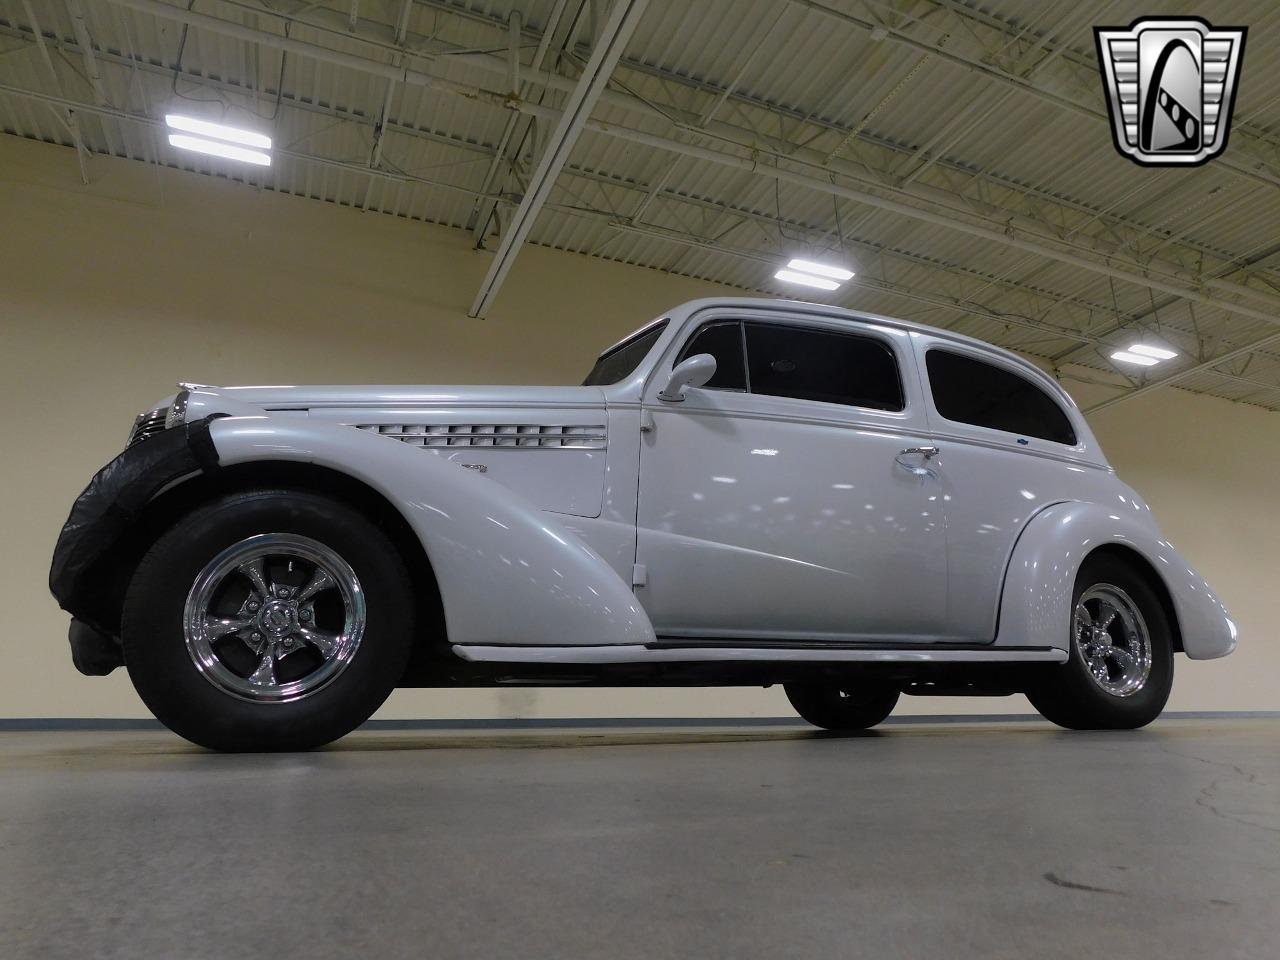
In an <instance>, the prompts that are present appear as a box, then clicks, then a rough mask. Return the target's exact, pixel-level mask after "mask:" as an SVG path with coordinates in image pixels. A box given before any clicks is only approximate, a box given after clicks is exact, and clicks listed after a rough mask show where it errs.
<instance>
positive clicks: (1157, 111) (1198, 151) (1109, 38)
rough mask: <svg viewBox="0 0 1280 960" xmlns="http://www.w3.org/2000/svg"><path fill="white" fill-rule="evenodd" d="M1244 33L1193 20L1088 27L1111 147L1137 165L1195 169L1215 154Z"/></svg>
mask: <svg viewBox="0 0 1280 960" xmlns="http://www.w3.org/2000/svg"><path fill="white" fill-rule="evenodd" d="M1246 31H1247V28H1245V27H1216V28H1215V27H1213V26H1211V25H1210V24H1208V23H1207V22H1205V21H1204V20H1201V19H1199V18H1193V17H1142V18H1140V19H1138V20H1135V21H1134V22H1133V23H1132V24H1130V25H1129V28H1128V29H1125V28H1123V27H1095V28H1094V30H1093V35H1094V39H1095V40H1096V41H1097V44H1098V62H1099V64H1100V65H1101V66H1102V79H1103V84H1104V86H1105V87H1106V93H1107V108H1108V110H1109V111H1110V113H1111V134H1112V138H1113V139H1114V141H1115V145H1116V149H1117V150H1119V151H1120V153H1121V154H1122V155H1124V156H1126V157H1128V158H1129V159H1130V160H1133V161H1134V162H1135V163H1139V164H1142V165H1143V166H1145V167H1176V166H1188V167H1190V166H1196V165H1198V164H1201V163H1205V162H1207V161H1209V160H1212V159H1213V158H1214V157H1216V156H1218V154H1220V153H1222V151H1223V150H1225V149H1226V147H1227V133H1228V131H1229V130H1230V128H1231V108H1232V107H1233V106H1234V105H1235V95H1236V81H1237V80H1238V78H1239V76H1240V57H1241V55H1242V54H1243V52H1244V38H1245V33H1246Z"/></svg>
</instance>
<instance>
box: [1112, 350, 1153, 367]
mask: <svg viewBox="0 0 1280 960" xmlns="http://www.w3.org/2000/svg"><path fill="white" fill-rule="evenodd" d="M1111 359H1112V360H1119V361H1120V362H1121V363H1136V364H1138V365H1139V366H1141V367H1154V366H1155V365H1156V364H1157V363H1159V362H1160V361H1159V360H1157V359H1156V358H1155V357H1144V356H1143V355H1142V354H1140V353H1129V352H1128V351H1127V350H1117V351H1116V352H1115V353H1113V354H1112V355H1111Z"/></svg>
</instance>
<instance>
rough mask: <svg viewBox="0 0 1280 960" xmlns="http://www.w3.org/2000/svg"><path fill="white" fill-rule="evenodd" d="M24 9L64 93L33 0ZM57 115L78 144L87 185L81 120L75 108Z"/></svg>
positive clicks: (24, 3)
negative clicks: (78, 118) (32, 5)
mask: <svg viewBox="0 0 1280 960" xmlns="http://www.w3.org/2000/svg"><path fill="white" fill-rule="evenodd" d="M22 9H23V10H24V11H25V12H26V14H27V21H28V22H29V23H30V25H31V33H32V35H33V36H34V37H35V41H36V46H37V47H39V49H40V58H41V59H42V60H43V61H44V65H45V68H46V69H48V71H49V76H50V77H52V78H53V86H54V89H55V90H57V91H58V92H59V93H62V92H63V90H62V78H61V77H59V76H58V71H57V70H56V69H55V68H54V66H53V58H52V57H51V56H49V46H48V44H47V43H45V39H44V32H43V31H42V30H41V29H40V22H39V21H38V20H37V19H36V12H35V10H34V9H32V7H31V0H22ZM54 116H56V117H57V118H58V119H59V120H60V121H61V122H62V124H63V126H65V127H66V128H67V132H68V133H70V134H71V139H72V140H74V141H75V144H76V160H77V161H78V162H79V164H80V180H81V181H82V182H83V183H85V184H86V185H87V184H88V183H89V162H88V158H89V148H88V147H86V146H85V144H84V138H83V137H82V136H81V135H80V121H79V120H77V119H76V114H75V111H74V110H62V111H58V110H55V111H54Z"/></svg>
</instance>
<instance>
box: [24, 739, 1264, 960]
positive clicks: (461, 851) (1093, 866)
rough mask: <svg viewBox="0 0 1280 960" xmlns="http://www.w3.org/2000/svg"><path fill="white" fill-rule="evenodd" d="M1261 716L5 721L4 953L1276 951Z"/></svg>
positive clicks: (1174, 954) (1045, 954) (435, 958)
mask: <svg viewBox="0 0 1280 960" xmlns="http://www.w3.org/2000/svg"><path fill="white" fill-rule="evenodd" d="M1278 902H1280V720H1274V719H1273V720H1248V721H1179V720H1168V721H1163V722H1161V723H1158V724H1156V725H1155V726H1153V727H1151V728H1149V729H1147V730H1145V731H1142V732H1138V733H1120V734H1101V733H1098V734H1069V733H1065V732H1061V731H1058V730H1056V729H1054V728H1051V727H1049V726H1048V725H1046V724H1040V723H1017V724H1006V725H996V724H988V725H980V724H975V725H964V726H957V725H926V726H889V727H887V728H884V729H883V731H882V732H880V733H878V734H876V735H871V736H864V737H855V738H847V739H840V738H830V737H823V736H819V735H815V734H812V733H810V732H809V731H808V730H806V729H802V728H798V727H797V728H794V729H793V728H756V729H752V728H740V729H737V730H710V729H707V730H701V729H693V730H691V729H679V730H669V731H663V730H657V731H655V730H629V731H624V732H618V731H602V732H584V731H580V730H574V731H566V732H563V733H559V732H547V731H538V732H532V733H519V732H513V733H509V734H508V733H500V734H495V733H493V732H491V731H490V732H484V733H459V734H438V733H431V734H418V733H405V732H382V731H379V732H363V733H359V734H356V735H353V736H351V737H348V738H347V739H346V740H343V741H342V742H341V743H339V744H337V745H335V746H333V747H331V748H329V749H327V750H324V751H321V752H318V753H313V754H306V755H291V756H216V755H213V754H208V753H204V752H202V751H199V750H196V749H194V748H190V747H188V746H186V745H185V744H184V743H182V742H181V741H178V740H177V739H176V738H173V737H171V736H168V735H165V734H161V733H150V732H112V733H107V732H94V733H7V734H0V955H2V956H3V957H5V958H6V960H17V958H27V957H39V958H42V960H43V958H59V957H68V958H71V957H75V958H81V957H128V958H131V960H133V958H147V957H157V958H159V957H163V958H175V957H182V958H186V960H194V958H201V957H243V958H256V957H286V956H287V957H316V958H319V957H352V956H359V957H368V958H381V957H413V958H431V960H440V958H454V957H474V958H483V960H493V958H508V957H510V958H520V960H527V958H533V957H554V958H558V960H568V958H579V957H600V958H609V960H624V958H631V957H637V958H640V957H643V958H665V957H679V958H699V960H701V958H709V957H733V958H751V957H769V958H777V957H810V956H823V957H855V956H868V957H940V958H948V960H951V958H965V957H981V958H984V960H991V958H1002V957H1009V958H1018V960H1024V958H1028V957H1036V958H1040V960H1044V958H1056V957H1062V958H1071V960H1080V958H1081V957H1089V956H1094V955H1097V956H1106V957H1108V958H1117V957H1141V958H1144V960H1145V958H1151V957H1161V958H1181V957H1197V958H1198V957H1205V956H1212V957H1214V958H1215V960H1222V958H1228V957H1241V958H1245V957H1247V958H1272V957H1277V956H1280V907H1278V906H1277V903H1278Z"/></svg>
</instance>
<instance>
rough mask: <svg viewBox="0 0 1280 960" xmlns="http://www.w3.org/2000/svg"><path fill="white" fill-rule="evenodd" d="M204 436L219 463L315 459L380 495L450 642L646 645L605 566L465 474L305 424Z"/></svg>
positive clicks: (646, 631) (388, 444)
mask: <svg viewBox="0 0 1280 960" xmlns="http://www.w3.org/2000/svg"><path fill="white" fill-rule="evenodd" d="M223 407H224V409H225V404H224V405H223ZM210 436H211V437H212V440H213V444H214V446H215V447H216V449H217V453H218V461H219V463H220V464H222V465H223V466H231V465H233V464H240V463H249V462H253V461H267V460H271V461H291V462H300V463H313V464H318V465H321V466H324V467H327V468H329V469H332V470H336V471H338V472H340V473H344V474H346V475H348V476H350V477H352V478H354V479H356V480H359V481H361V482H363V483H365V484H367V485H368V486H370V487H372V488H373V489H374V490H376V491H378V492H379V493H380V494H382V496H384V497H385V498H386V499H387V500H388V501H389V502H390V503H391V504H392V506H394V507H395V508H396V509H397V510H398V511H399V512H400V513H401V515H402V516H403V517H404V518H405V520H406V521H407V522H408V524H409V526H410V527H411V528H412V529H413V531H414V533H415V534H416V535H417V537H418V539H419V540H420V541H421V543H422V546H423V548H424V550H425V551H426V554H427V558H428V559H429V560H430V562H431V566H432V569H433V571H434V572H435V576H436V580H437V583H438V586H439V589H440V596H441V600H442V602H443V606H444V614H445V623H446V628H447V630H448V634H449V636H448V639H449V642H450V643H454V644H486V645H488V644H504V645H512V644H514V645H543V644H547V645H555V646H566V645H593V644H637V643H640V644H644V643H651V642H653V639H654V633H653V627H652V625H651V624H650V623H649V618H648V617H647V616H646V614H645V612H644V610H643V609H642V608H641V606H640V604H639V603H638V602H637V601H636V599H635V597H634V596H633V595H632V593H631V590H630V588H629V587H628V586H627V585H626V584H624V583H623V582H622V579H621V578H620V577H619V576H618V575H617V573H616V572H615V571H614V570H613V568H612V567H610V566H609V564H608V563H607V562H605V560H604V559H602V558H601V557H600V556H599V555H598V554H596V553H595V552H594V551H593V550H591V549H590V548H589V547H588V546H586V544H584V543H583V542H582V541H581V540H580V539H579V538H578V537H577V536H575V535H574V534H573V533H571V532H570V531H569V530H567V529H566V528H565V527H564V526H562V525H561V524H560V523H558V522H557V521H556V520H555V519H554V518H552V517H551V516H549V515H548V514H546V513H544V512H542V511H541V510H539V509H538V508H537V507H535V506H534V505H533V504H531V503H529V502H528V501H527V500H525V499H524V498H523V497H521V496H519V495H518V494H516V493H514V492H512V491H511V490H509V489H507V488H506V487H504V486H502V485H501V484H499V483H496V482H494V481H492V480H489V479H488V478H486V477H484V476H482V475H480V474H478V473H476V472H474V471H471V470H467V469H464V468H463V467H460V466H458V465H457V464H454V463H450V462H448V461H445V460H441V459H439V458H437V457H432V456H425V455H424V454H423V453H422V451H420V450H416V449H414V448H413V447H410V446H408V445H406V444H403V443H400V442H398V441H396V440H392V439H388V438H386V437H380V436H378V435H376V434H372V433H366V432H364V431H361V430H356V429H354V428H352V427H348V426H343V425H340V424H333V423H324V422H320V421H316V420H311V419H309V418H307V417H305V416H289V415H286V416H271V415H268V414H262V413H258V414H256V415H254V414H241V415H232V416H227V417H223V418H221V419H218V420H215V421H213V422H212V424H211V427H210Z"/></svg>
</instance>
